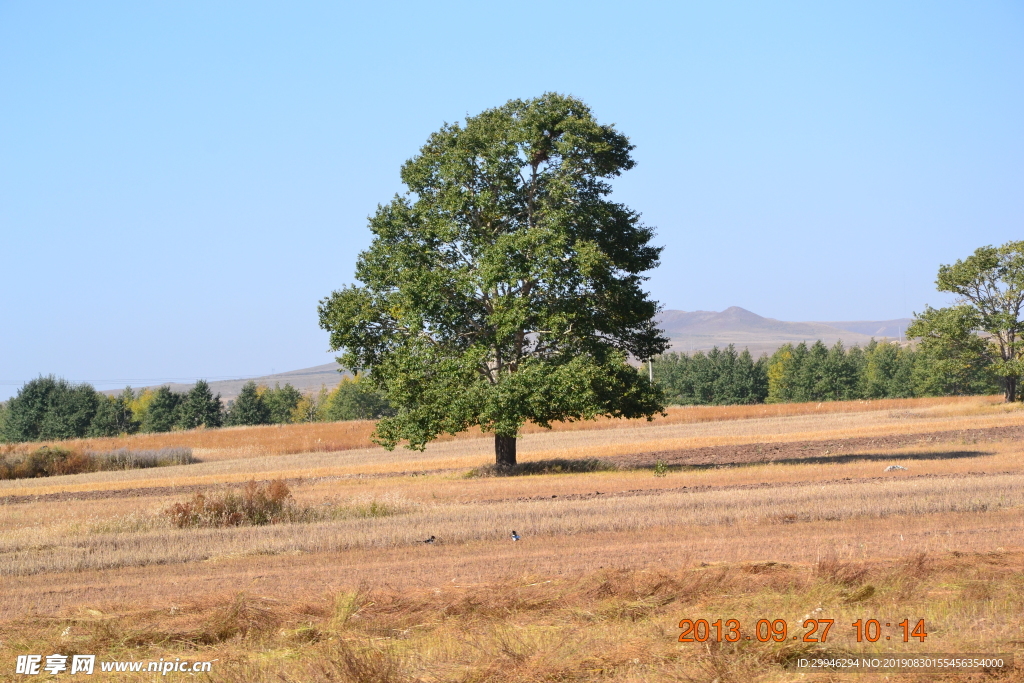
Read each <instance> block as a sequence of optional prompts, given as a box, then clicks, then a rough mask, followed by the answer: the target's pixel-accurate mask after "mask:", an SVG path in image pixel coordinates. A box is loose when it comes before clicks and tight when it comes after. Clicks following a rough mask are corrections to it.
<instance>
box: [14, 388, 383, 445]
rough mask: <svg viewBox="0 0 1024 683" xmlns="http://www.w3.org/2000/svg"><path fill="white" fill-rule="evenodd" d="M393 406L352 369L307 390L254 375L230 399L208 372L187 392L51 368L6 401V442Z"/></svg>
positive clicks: (330, 417)
mask: <svg viewBox="0 0 1024 683" xmlns="http://www.w3.org/2000/svg"><path fill="white" fill-rule="evenodd" d="M390 410H391V408H390V406H389V405H388V404H387V402H386V401H385V400H384V399H383V397H381V395H380V394H379V392H378V391H377V390H376V389H374V388H372V387H371V386H370V385H369V384H368V383H366V382H365V381H363V379H362V378H361V377H345V378H343V379H342V381H341V382H340V383H339V384H338V386H337V387H335V388H334V389H333V390H328V389H327V388H326V387H321V388H320V390H319V391H317V392H307V393H302V392H300V391H299V390H298V389H296V388H295V387H293V386H292V385H291V384H285V385H284V386H283V387H282V386H280V385H278V384H275V385H274V387H273V388H271V387H268V386H266V385H257V384H256V383H255V382H247V383H246V384H245V386H243V387H242V391H241V392H240V393H239V395H238V397H237V398H235V399H234V400H232V401H229V402H227V404H226V405H225V403H224V402H223V401H222V400H221V398H220V394H217V395H214V394H213V392H212V391H211V390H210V385H209V384H208V383H207V382H206V381H205V380H199V381H197V382H196V383H195V385H193V387H192V388H191V389H190V390H189V391H187V392H184V393H181V392H175V391H172V390H171V389H170V387H167V386H161V387H157V388H156V389H142V390H133V389H132V388H131V387H126V388H125V389H124V391H122V392H121V393H120V394H117V395H116V396H110V395H107V394H103V393H101V392H98V391H96V389H95V388H94V387H93V386H92V385H90V384H87V383H82V384H74V383H71V382H68V381H67V380H65V379H62V378H57V377H53V376H52V375H51V376H47V377H38V378H36V379H34V380H31V381H29V382H26V383H25V385H24V386H22V388H21V389H20V390H19V391H18V393H17V395H16V396H15V397H13V398H11V399H10V400H8V401H6V402H4V403H0V442H8V443H17V442H25V441H55V440H64V439H74V438H82V437H103V436H119V435H122V434H136V433H155V432H170V431H175V430H188V429H198V428H205V429H216V428H219V427H233V426H247V425H266V424H292V423H298V422H324V421H327V422H336V421H340V420H361V419H362V420H365V419H376V418H379V417H381V416H383V415H387V414H388V413H389V412H390Z"/></svg>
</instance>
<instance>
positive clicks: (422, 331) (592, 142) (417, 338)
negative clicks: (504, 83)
mask: <svg viewBox="0 0 1024 683" xmlns="http://www.w3.org/2000/svg"><path fill="white" fill-rule="evenodd" d="M632 149H633V145H631V144H630V142H629V139H628V138H627V137H626V136H625V135H623V134H622V133H620V132H618V131H617V130H616V129H615V128H614V126H611V125H606V124H600V123H598V122H597V120H596V119H595V118H594V116H593V114H592V113H591V111H590V109H589V108H588V107H587V106H586V105H585V104H584V103H583V102H581V101H580V100H578V99H575V98H573V97H568V96H563V95H559V94H556V93H548V94H545V95H543V96H542V97H539V98H536V99H533V100H528V101H523V100H511V101H509V102H508V103H506V104H505V105H503V106H501V107H497V108H494V109H489V110H487V111H484V112H482V113H481V114H479V115H477V116H472V117H469V118H467V119H466V121H465V122H464V123H452V124H446V125H444V126H442V127H441V129H440V130H439V131H437V132H436V133H434V134H433V135H431V136H430V138H429V139H428V140H427V143H426V144H425V145H424V146H423V148H422V149H421V150H420V152H419V154H418V155H416V156H415V157H413V158H412V159H410V160H409V161H408V162H406V163H405V165H404V166H403V167H402V169H401V178H402V181H403V182H404V183H405V185H406V186H407V188H408V191H407V192H406V194H405V195H404V196H397V195H396V196H395V198H394V199H393V200H392V201H391V202H390V203H388V204H386V205H381V206H378V208H377V212H376V214H375V215H374V216H372V217H371V218H370V230H371V232H372V233H373V241H372V244H371V245H370V247H369V249H367V250H366V251H365V252H363V253H362V254H360V256H359V260H358V263H357V267H356V278H357V279H358V280H359V282H361V283H362V284H361V285H356V286H347V287H344V288H342V289H340V290H338V291H335V292H333V293H332V294H331V295H330V296H329V297H327V298H325V299H323V300H322V301H321V302H320V307H319V313H320V325H321V327H323V328H324V329H326V330H328V331H330V333H331V337H330V339H331V347H332V349H334V350H343V354H342V355H341V356H340V358H339V362H340V363H341V364H342V365H343V366H344V367H346V368H348V369H350V370H353V371H360V370H368V371H369V378H370V381H371V382H373V384H374V385H375V386H377V387H378V388H379V389H381V390H382V391H383V392H384V394H385V396H386V398H387V400H388V402H389V403H390V404H391V405H392V407H393V408H394V409H395V410H396V411H397V414H395V415H394V416H391V417H385V418H383V419H381V421H380V422H379V423H378V426H377V431H376V439H377V440H378V442H379V443H381V444H382V445H384V446H385V447H387V448H394V447H395V446H396V445H397V444H398V443H399V442H401V441H403V440H404V441H407V442H408V446H410V447H412V448H422V447H423V446H424V445H425V444H426V443H427V442H428V441H430V440H431V439H433V438H435V437H436V436H438V435H439V434H442V433H451V434H454V433H457V432H460V431H463V430H465V429H467V428H469V427H471V426H474V425H476V426H479V427H481V428H482V429H484V430H486V431H491V432H493V433H494V434H495V437H496V438H495V451H496V459H497V461H498V463H499V464H512V463H514V462H515V437H516V435H517V434H518V432H519V429H520V428H521V427H522V425H523V424H524V423H526V422H534V423H537V424H540V425H542V426H548V425H550V423H551V422H553V421H559V420H577V419H588V418H594V417H596V416H598V415H608V416H618V417H630V418H635V417H650V416H652V415H653V414H655V413H657V412H659V411H660V410H661V407H662V396H661V394H660V391H659V390H658V389H657V388H656V387H655V386H653V385H652V384H651V383H650V382H649V381H648V380H647V378H646V377H645V376H642V375H641V374H639V373H638V372H636V370H635V369H634V368H633V367H632V366H630V365H629V364H628V363H627V358H628V357H630V356H632V357H633V358H636V359H647V358H650V357H652V356H654V355H656V354H658V353H661V352H662V351H664V350H665V348H667V343H668V340H667V339H666V338H665V337H664V336H663V335H662V334H661V331H660V330H658V329H657V327H656V325H655V323H654V315H655V313H656V312H657V310H658V305H657V303H656V302H655V301H653V300H651V299H650V298H649V297H648V295H647V293H646V292H645V291H644V290H643V288H642V285H643V282H644V281H645V280H646V277H644V275H643V273H645V272H646V271H648V270H650V269H652V268H654V267H655V266H656V265H657V264H658V256H659V254H660V251H661V250H660V248H659V247H655V246H651V245H650V241H651V239H652V237H653V234H654V233H653V230H652V229H651V228H649V227H647V226H645V225H643V223H642V222H641V220H640V216H639V214H637V213H636V212H634V211H632V210H631V209H629V208H628V207H626V206H624V205H622V204H618V203H615V202H613V201H611V200H610V199H609V198H608V195H609V194H610V192H611V185H610V183H609V180H610V179H612V178H614V177H616V176H618V175H619V174H621V173H622V172H623V171H625V170H628V169H630V168H632V167H633V166H634V161H633V159H632V157H631V155H630V152H631V151H632Z"/></svg>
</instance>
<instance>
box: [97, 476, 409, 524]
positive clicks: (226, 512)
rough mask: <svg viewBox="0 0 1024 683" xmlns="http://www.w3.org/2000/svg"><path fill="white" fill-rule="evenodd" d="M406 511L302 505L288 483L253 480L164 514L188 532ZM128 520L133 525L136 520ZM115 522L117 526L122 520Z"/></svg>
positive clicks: (374, 505) (377, 504) (380, 505)
mask: <svg viewBox="0 0 1024 683" xmlns="http://www.w3.org/2000/svg"><path fill="white" fill-rule="evenodd" d="M402 511H403V510H402V509H401V508H399V507H398V506H396V505H393V504H389V503H386V502H381V501H378V500H371V501H370V502H368V503H356V504H351V505H330V504H324V505H322V506H318V507H312V506H308V505H299V504H297V503H296V502H295V500H294V499H293V498H292V494H291V490H290V489H289V488H288V485H287V484H286V483H285V482H284V480H282V479H274V480H271V481H269V482H263V483H259V482H256V481H255V480H251V481H249V482H248V483H247V484H246V485H245V486H243V487H242V488H241V489H240V490H229V491H225V492H223V493H219V494H214V495H210V494H206V493H202V492H197V493H194V494H192V497H191V498H189V499H188V500H186V501H183V502H178V503H174V504H173V505H171V506H170V507H168V508H166V509H165V510H164V515H166V516H167V517H168V519H169V520H170V522H171V525H172V526H175V527H177V528H179V529H186V528H217V527H236V526H265V525H267V524H282V523H295V522H322V521H327V520H342V519H360V518H362V519H366V518H374V517H390V516H391V515H396V514H399V513H401V512H402ZM124 521H126V522H129V523H130V522H131V521H132V520H130V519H129V520H124ZM113 522H114V526H115V527H116V526H118V524H119V523H121V520H113ZM92 528H93V529H97V528H103V527H102V524H100V525H97V524H94V525H93V527H92Z"/></svg>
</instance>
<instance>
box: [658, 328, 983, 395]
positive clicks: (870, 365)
mask: <svg viewBox="0 0 1024 683" xmlns="http://www.w3.org/2000/svg"><path fill="white" fill-rule="evenodd" d="M651 369H652V372H653V375H654V381H655V382H656V383H658V384H659V385H660V386H661V387H662V390H663V391H664V392H665V396H666V398H667V400H668V402H669V403H673V404H677V405H731V404H750V403H790V402H794V403H799V402H805V401H847V400H853V399H874V398H911V397H916V396H950V395H966V394H988V393H996V392H998V391H999V385H998V382H997V379H996V377H995V376H994V375H992V373H991V371H990V370H989V369H988V368H986V367H984V366H983V365H981V364H975V365H966V366H964V367H958V368H956V369H955V370H956V371H952V369H951V368H950V367H949V360H948V359H946V358H939V357H933V354H930V353H928V352H927V351H924V350H920V349H914V348H912V347H909V346H904V345H901V344H897V343H894V342H877V341H874V340H872V341H871V342H870V343H868V344H867V346H865V347H863V348H862V347H859V346H854V347H851V348H849V349H847V348H845V347H844V346H843V344H842V342H836V344H835V345H834V346H832V347H831V348H829V347H827V346H825V344H824V343H822V342H821V341H820V340H819V341H817V342H815V343H814V344H812V345H810V346H808V345H807V344H805V343H803V342H801V343H799V344H796V345H795V346H794V345H793V344H785V345H783V346H782V347H780V348H779V349H778V350H776V351H775V353H773V354H772V355H771V356H768V355H767V354H765V355H762V356H761V357H760V358H758V359H757V360H754V359H753V357H752V356H751V355H750V353H749V351H747V350H746V349H744V350H743V351H741V352H739V353H737V352H736V349H735V347H734V346H732V345H729V346H727V347H726V348H725V349H719V348H717V347H716V348H713V349H712V350H711V351H709V352H708V353H704V352H702V351H697V352H696V353H694V354H692V355H687V354H685V353H668V354H665V355H663V356H660V357H658V358H656V359H654V361H653V363H652V368H651Z"/></svg>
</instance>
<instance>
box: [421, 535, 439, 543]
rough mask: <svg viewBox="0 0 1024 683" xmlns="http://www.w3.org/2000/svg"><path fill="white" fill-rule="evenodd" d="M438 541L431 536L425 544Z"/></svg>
mask: <svg viewBox="0 0 1024 683" xmlns="http://www.w3.org/2000/svg"><path fill="white" fill-rule="evenodd" d="M436 540H437V538H435V537H434V536H431V537H430V538H428V539H427V540H425V541H423V542H424V543H433V542H434V541H436Z"/></svg>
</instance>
